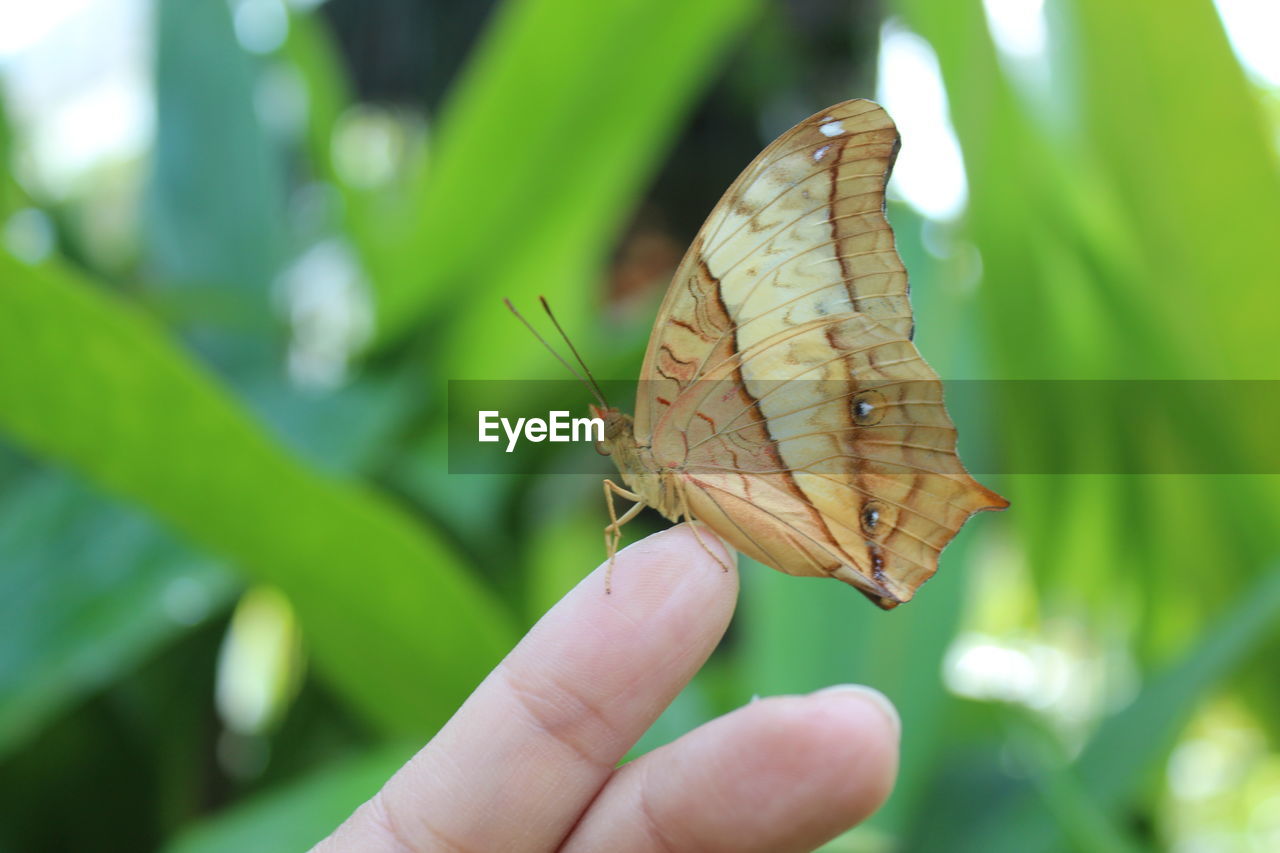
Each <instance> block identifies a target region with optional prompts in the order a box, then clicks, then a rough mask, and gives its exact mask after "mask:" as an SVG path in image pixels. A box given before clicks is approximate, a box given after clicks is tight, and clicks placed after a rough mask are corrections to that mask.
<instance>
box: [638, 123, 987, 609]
mask: <svg viewBox="0 0 1280 853" xmlns="http://www.w3.org/2000/svg"><path fill="white" fill-rule="evenodd" d="M897 150H898V133H897V130H896V129H895V127H894V125H893V122H892V121H891V120H890V119H889V117H888V115H887V114H885V112H884V110H882V109H881V108H880V107H879V106H877V105H875V104H873V103H871V102H869V101H849V102H846V103H843V104H840V105H837V106H835V107H832V108H831V109H829V110H827V111H824V112H822V113H819V114H817V115H815V116H813V117H811V118H809V119H806V120H805V121H803V122H801V123H800V124H799V125H797V126H796V127H794V128H792V129H791V130H790V131H788V132H787V133H786V134H784V135H783V136H782V137H781V138H779V139H778V140H777V141H776V142H774V143H773V144H772V145H770V146H769V147H768V148H767V149H765V151H764V152H763V153H762V154H761V155H760V156H759V157H757V158H756V160H755V161H754V162H753V163H752V164H751V165H750V166H748V167H747V169H746V171H744V172H743V174H742V175H741V176H740V177H739V178H738V180H737V181H735V182H734V184H733V186H731V187H730V188H729V190H728V192H727V193H726V194H725V196H724V198H723V199H722V200H721V201H720V203H719V204H718V205H717V206H716V208H715V209H714V210H713V212H712V214H711V216H710V217H709V218H708V220H707V222H706V224H704V225H703V227H702V230H701V231H700V233H699V235H698V237H697V238H696V239H695V241H694V244H693V246H692V247H691V248H690V250H689V253H688V255H687V256H686V257H685V260H684V262H683V263H682V264H681V267H680V269H679V270H678V271H677V274H676V278H675V279H674V281H673V282H672V286H671V288H670V290H669V291H668V293H667V297H666V299H665V301H664V302H663V306H662V309H661V311H660V312H659V316H658V320H657V323H656V325H655V329H654V333H653V336H652V338H651V339H650V342H649V349H648V352H647V354H646V358H645V364H644V368H643V370H642V372H641V380H642V383H641V390H640V394H639V398H638V400H637V408H636V421H635V432H636V439H637V441H638V443H639V444H640V445H642V446H647V447H651V448H652V453H653V456H654V460H655V462H656V463H657V464H658V465H659V466H663V467H674V468H676V469H677V470H679V471H680V475H681V477H682V478H683V483H684V488H685V494H686V496H687V501H688V504H689V508H690V509H691V511H692V512H693V514H694V515H695V516H696V517H697V518H699V519H701V520H703V521H704V522H706V523H708V524H710V525H711V526H712V527H713V528H714V529H716V531H717V532H719V533H720V534H721V535H723V536H725V537H726V538H727V539H729V541H730V542H732V543H733V544H734V545H735V546H736V547H738V548H739V549H740V550H742V551H743V552H745V553H747V554H748V555H750V556H752V557H754V558H756V559H758V560H761V561H762V562H765V563H767V564H769V565H771V566H773V567H775V568H777V569H779V570H781V571H784V572H787V573H789V574H796V575H812V576H826V575H830V576H833V577H838V578H840V579H841V580H844V581H845V582H847V583H850V584H852V585H854V586H855V587H857V588H858V589H860V590H861V591H863V592H864V593H866V594H867V595H868V596H869V597H871V598H872V599H873V600H874V601H876V602H877V603H878V604H880V605H881V606H884V607H891V606H894V605H896V604H898V603H900V602H902V601H906V600H908V599H909V598H911V596H912V595H913V594H914V592H915V590H916V588H918V587H919V585H920V584H921V583H923V582H924V581H925V580H926V579H927V578H928V577H929V576H930V575H932V574H933V572H934V571H935V570H936V568H937V561H938V554H939V552H940V551H941V549H942V548H943V547H944V546H945V545H946V544H947V542H949V541H950V540H951V538H952V537H953V536H954V535H955V533H956V531H957V530H959V528H960V526H961V525H962V524H963V523H964V521H965V519H966V518H968V517H969V515H971V514H972V513H974V512H976V511H978V510H980V509H986V508H1001V507H1003V506H1006V503H1005V501H1004V500H1003V499H1002V498H1000V497H999V496H998V495H996V494H994V493H993V492H991V491H989V490H987V489H985V488H983V487H982V486H981V485H979V484H978V483H977V482H975V481H974V480H972V479H971V478H970V477H969V476H968V474H967V473H966V472H965V471H964V468H963V466H962V465H961V464H960V461H959V459H958V457H957V456H956V454H955V429H954V426H953V425H952V423H951V421H950V419H949V418H948V416H947V414H946V410H945V409H944V408H943V405H942V390H941V385H940V383H939V381H938V378H937V375H936V374H935V373H934V372H933V371H932V370H931V369H930V368H929V366H928V365H927V364H926V363H925V362H924V360H923V359H922V358H921V357H920V354H919V352H917V351H916V349H915V346H914V345H913V344H912V343H911V340H910V338H911V332H912V317H911V309H910V304H909V303H908V301H907V276H906V271H905V269H904V267H903V265H902V261H901V259H900V258H899V257H898V253H897V251H896V249H895V247H894V240H893V232H892V231H891V230H890V228H889V224H888V221H887V220H886V219H885V216H884V188H885V183H886V181H887V180H888V176H889V172H890V170H891V168H892V165H893V160H894V157H895V156H896V153H897Z"/></svg>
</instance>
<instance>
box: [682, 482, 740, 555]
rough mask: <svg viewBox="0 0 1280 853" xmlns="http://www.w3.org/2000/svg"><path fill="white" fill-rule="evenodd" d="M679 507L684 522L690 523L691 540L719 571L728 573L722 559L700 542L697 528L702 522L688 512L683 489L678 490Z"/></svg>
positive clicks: (687, 497) (686, 496)
mask: <svg viewBox="0 0 1280 853" xmlns="http://www.w3.org/2000/svg"><path fill="white" fill-rule="evenodd" d="M680 506H681V512H680V514H681V515H683V516H684V520H685V521H688V522H691V523H690V525H689V529H690V530H692V531H693V538H694V539H696V540H698V544H699V545H701V546H702V550H704V551H706V552H707V553H708V554H710V555H711V559H713V560H715V561H716V563H718V564H719V565H720V568H721V569H723V570H724V571H726V572H727V571H729V564H728V563H726V562H725V561H724V560H723V559H721V557H720V555H719V554H717V553H716V552H715V551H713V550H712V549H711V547H710V546H709V545H707V543H706V542H704V541H703V540H702V537H701V536H699V535H698V528H699V527H701V526H702V522H701V521H698V519H696V518H694V517H693V513H692V512H690V511H689V496H688V494H687V493H686V492H685V490H684V489H681V490H680Z"/></svg>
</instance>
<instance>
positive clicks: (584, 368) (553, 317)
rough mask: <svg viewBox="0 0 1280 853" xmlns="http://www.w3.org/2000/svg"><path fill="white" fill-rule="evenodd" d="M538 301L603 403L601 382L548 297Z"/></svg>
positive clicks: (540, 298) (539, 298)
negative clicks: (580, 353) (562, 325)
mask: <svg viewBox="0 0 1280 853" xmlns="http://www.w3.org/2000/svg"><path fill="white" fill-rule="evenodd" d="M538 301H539V302H541V303H542V310H543V311H546V312H547V316H548V317H550V318H551V322H552V323H553V324H555V327H556V331H557V332H559V333H560V337H562V338H564V342H565V343H566V344H568V345H569V352H571V353H573V357H574V358H576V359H577V360H578V364H580V365H581V366H582V372H583V373H585V374H587V378H588V379H589V380H591V386H592V387H593V388H594V389H595V392H596V396H597V397H599V398H600V401H601V402H602V403H603V402H604V392H603V391H601V390H600V383H599V382H596V378H595V377H594V376H592V375H591V368H589V367H587V363H586V362H585V361H583V360H582V356H581V355H579V354H578V348H577V347H575V346H574V345H573V341H571V340H569V336H568V335H566V334H565V333H564V328H563V327H561V325H560V321H559V320H557V319H556V315H555V314H553V313H552V312H551V306H550V305H549V304H548V303H547V297H545V296H539V297H538ZM605 408H606V409H607V408H609V406H608V404H607V403H606V404H605Z"/></svg>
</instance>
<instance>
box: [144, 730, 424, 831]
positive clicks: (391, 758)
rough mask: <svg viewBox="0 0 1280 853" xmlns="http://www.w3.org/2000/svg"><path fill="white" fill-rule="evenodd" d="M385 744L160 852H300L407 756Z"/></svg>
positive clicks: (259, 800) (236, 810)
mask: <svg viewBox="0 0 1280 853" xmlns="http://www.w3.org/2000/svg"><path fill="white" fill-rule="evenodd" d="M413 749H414V748H413V747H409V746H395V747H386V748H384V749H381V750H379V751H377V752H375V753H373V754H371V755H366V756H362V757H360V758H356V759H350V760H347V761H344V762H341V763H338V764H336V765H334V766H331V767H327V768H325V769H322V770H319V771H317V772H315V773H313V774H311V775H309V776H307V777H306V778H305V779H303V780H302V781H300V782H297V783H294V784H292V785H290V786H287V787H285V788H282V789H279V790H274V791H268V792H266V793H264V794H262V795H261V796H258V797H256V798H254V799H252V800H250V801H248V802H247V803H245V804H243V805H240V806H235V807H233V808H231V809H230V810H228V811H227V812H225V813H223V814H221V815H218V816H217V817H215V818H212V819H210V820H208V821H206V822H204V823H201V824H197V825H196V826H194V827H192V828H191V829H189V830H187V831H186V832H184V833H182V834H181V835H180V836H178V838H176V839H175V840H174V841H173V842H172V843H171V844H169V845H168V846H166V847H165V848H164V849H165V852H166V853H227V851H235V853H276V851H280V850H306V849H308V848H309V847H311V846H312V845H314V844H316V843H317V842H319V841H320V840H321V839H323V838H324V837H325V836H326V835H328V834H329V833H330V832H332V831H333V830H334V829H336V828H337V827H338V825H339V824H340V823H342V821H343V820H345V819H346V818H347V816H348V815H350V814H351V813H352V812H353V811H355V810H356V808H357V807H359V805H360V804H361V803H363V802H364V801H365V800H367V799H369V798H370V797H372V796H373V795H374V794H375V793H376V792H377V791H378V789H379V788H381V787H382V785H383V784H384V783H385V782H386V781H387V780H388V779H389V778H391V776H392V774H394V773H395V772H396V770H398V769H399V768H400V765H402V764H404V762H405V761H406V760H407V759H408V758H409V756H411V755H412V754H413Z"/></svg>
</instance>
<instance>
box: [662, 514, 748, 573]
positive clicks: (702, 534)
mask: <svg viewBox="0 0 1280 853" xmlns="http://www.w3.org/2000/svg"><path fill="white" fill-rule="evenodd" d="M649 539H650V540H658V541H659V542H661V544H662V545H664V546H667V547H672V548H677V549H679V550H680V552H681V554H682V555H683V556H684V558H685V559H686V560H687V559H690V558H692V559H697V560H698V561H699V562H700V563H709V564H711V565H713V566H714V567H716V568H718V569H725V568H736V567H737V565H738V553H737V552H736V551H735V550H733V548H732V547H731V546H730V545H729V544H728V543H727V542H725V541H724V539H722V538H720V535H719V534H718V533H716V532H715V531H714V530H712V529H711V528H710V527H708V526H707V525H705V524H703V523H702V522H701V521H686V522H683V523H681V524H677V525H675V526H673V527H668V528H667V529H666V530H663V531H661V532H659V533H655V534H654V535H653V536H650V537H649Z"/></svg>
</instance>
